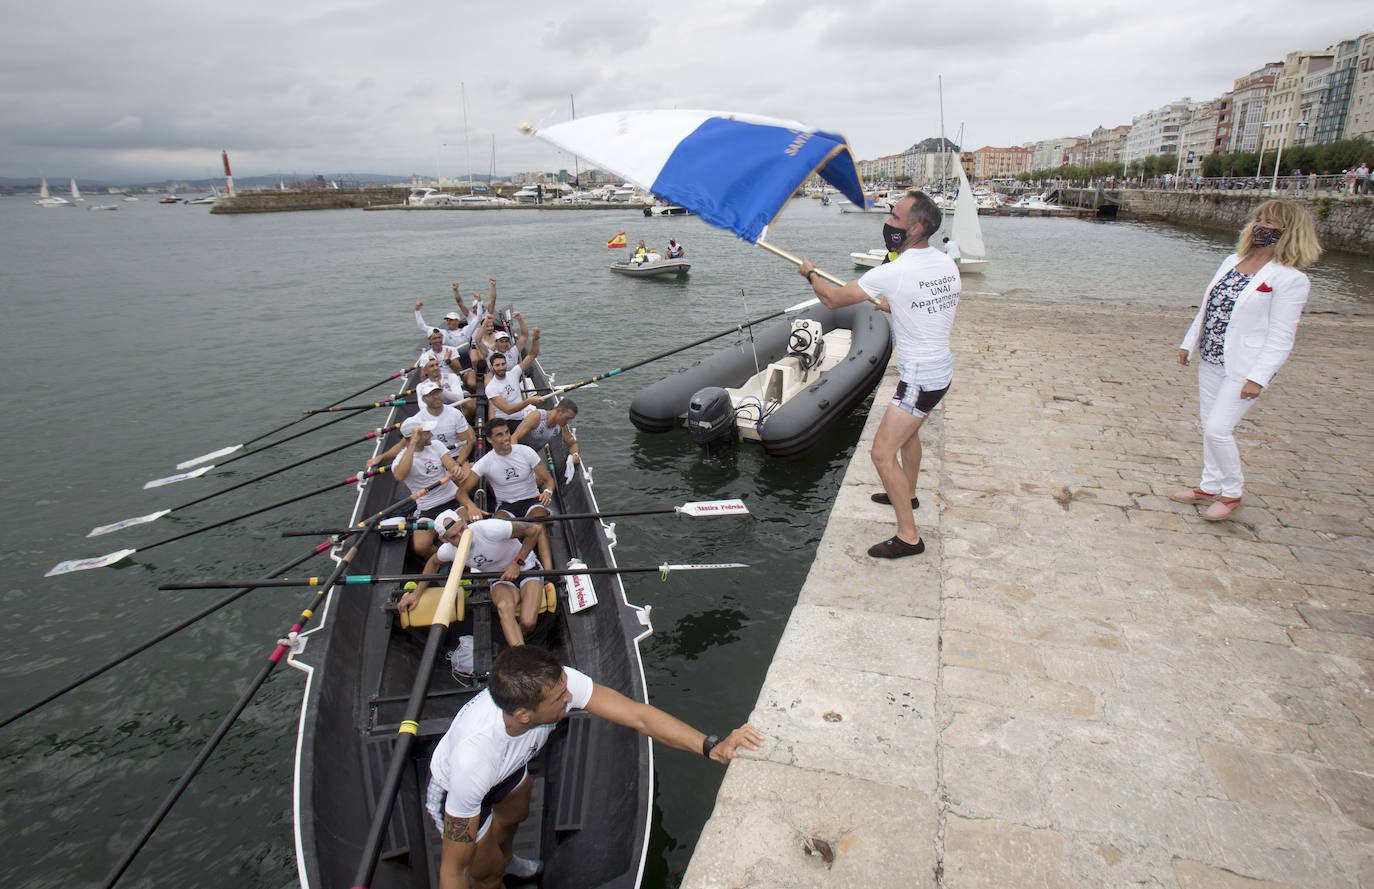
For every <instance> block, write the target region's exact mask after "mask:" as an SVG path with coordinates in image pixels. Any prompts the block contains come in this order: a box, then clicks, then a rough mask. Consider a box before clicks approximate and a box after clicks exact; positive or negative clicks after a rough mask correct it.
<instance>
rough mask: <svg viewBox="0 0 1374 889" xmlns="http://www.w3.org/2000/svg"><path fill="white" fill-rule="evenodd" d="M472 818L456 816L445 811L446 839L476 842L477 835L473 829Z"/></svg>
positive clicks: (457, 841) (459, 841) (456, 841)
mask: <svg viewBox="0 0 1374 889" xmlns="http://www.w3.org/2000/svg"><path fill="white" fill-rule="evenodd" d="M473 820H474V819H472V818H454V817H453V816H452V815H450V814H449V813H448V812H445V813H444V839H446V840H452V841H453V842H455V843H475V842H477V837H476V836H475V835H474V834H473V831H472V822H473Z"/></svg>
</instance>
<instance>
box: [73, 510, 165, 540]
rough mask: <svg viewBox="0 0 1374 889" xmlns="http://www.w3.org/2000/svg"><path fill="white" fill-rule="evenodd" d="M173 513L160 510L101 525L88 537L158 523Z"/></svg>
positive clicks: (93, 529)
mask: <svg viewBox="0 0 1374 889" xmlns="http://www.w3.org/2000/svg"><path fill="white" fill-rule="evenodd" d="M169 512H171V510H170V509H159V510H158V511H157V512H150V513H148V514H147V515H140V516H134V517H133V518H131V519H124V520H123V521H121V522H111V523H110V524H108V525H101V526H100V527H99V528H92V529H91V532H90V533H89V534H87V535H86V536H87V537H99V536H100V535H101V534H109V533H110V532H111V531H119V530H121V529H123V528H129V527H132V526H134V525H146V524H148V523H149V522H156V521H157V520H158V519H160V518H162V517H163V516H165V515H166V514H167V513H169Z"/></svg>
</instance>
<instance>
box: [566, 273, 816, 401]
mask: <svg viewBox="0 0 1374 889" xmlns="http://www.w3.org/2000/svg"><path fill="white" fill-rule="evenodd" d="M798 262H800V260H798ZM841 283H843V282H841ZM818 302H820V300H812V301H811V303H803V304H802V305H800V306H792V307H791V308H787V309H780V310H778V311H776V312H770V313H769V314H767V315H761V316H760V317H758V318H755V319H753V320H752V321H743V322H741V323H739V324H736V325H735V326H734V327H731V328H728V329H726V330H722V331H721V332H720V333H713V334H711V335H710V336H704V337H702V338H701V339H699V340H693V341H692V342H690V343H688V344H687V345H685V346H678V347H677V348H676V349H669V350H668V351H667V352H659V353H658V354H657V355H651V356H649V357H648V358H645V359H643V360H641V361H636V362H634V363H633V364H627V365H625V366H624V367H617V368H614V369H612V370H608V371H606V372H605V373H599V374H597V375H596V376H594V377H589V378H587V379H585V380H582V381H581V382H577V383H572V384H570V385H567V386H554V387H553V389H552V390H551V391H552V392H553V393H554V394H556V395H561V394H562V393H564V392H571V391H572V390H574V389H581V388H582V387H583V386H590V385H592V384H593V383H596V382H598V381H600V380H604V379H606V378H608V377H613V376H616V375H617V374H623V373H625V372H626V371H627V370H634V369H635V368H636V367H643V366H644V365H646V364H649V363H650V362H654V361H658V360H659V359H660V358H667V357H668V356H669V355H676V354H677V353H679V352H685V351H687V350H688V349H691V348H693V347H694V346H700V345H701V344H702V343H709V342H710V341H711V340H718V339H720V338H721V337H723V336H729V335H730V334H732V333H735V332H737V331H738V332H741V333H742V332H744V329H745V328H747V327H753V326H754V325H756V324H762V323H763V322H765V321H771V320H773V319H774V318H778V317H781V316H782V315H786V314H788V313H789V312H795V311H797V310H798V309H799V308H805V307H806V306H807V305H814V304H815V303H818Z"/></svg>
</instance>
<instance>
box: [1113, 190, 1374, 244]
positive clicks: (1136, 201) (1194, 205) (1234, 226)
mask: <svg viewBox="0 0 1374 889" xmlns="http://www.w3.org/2000/svg"><path fill="white" fill-rule="evenodd" d="M1115 194H1116V195H1118V196H1119V198H1120V200H1121V202H1122V204H1123V207H1124V209H1125V211H1126V212H1127V213H1128V214H1129V215H1131V216H1135V217H1138V218H1144V219H1162V220H1165V221H1167V222H1178V223H1182V224H1185V225H1196V226H1198V227H1199V228H1210V229H1217V230H1220V231H1230V232H1237V231H1240V227H1241V226H1242V225H1244V224H1245V221H1246V220H1247V219H1248V218H1249V217H1250V214H1251V213H1252V212H1253V211H1254V209H1255V207H1257V206H1259V205H1260V204H1261V203H1263V202H1264V201H1267V200H1269V198H1270V197H1271V195H1270V194H1269V192H1267V191H1259V192H1247V193H1245V194H1230V193H1228V192H1224V191H1155V190H1150V189H1124V190H1122V191H1120V192H1116V193H1115ZM1278 196H1279V197H1282V198H1292V199H1294V200H1298V201H1302V202H1304V203H1306V204H1307V207H1308V209H1309V210H1311V211H1312V218H1313V219H1315V220H1316V222H1317V236H1318V237H1319V238H1320V239H1321V243H1322V247H1324V248H1325V249H1327V250H1343V251H1346V252H1349V253H1358V254H1360V255H1362V256H1374V199H1371V198H1370V197H1368V196H1357V195H1320V196H1317V195H1313V196H1308V195H1305V194H1303V193H1301V192H1286V191H1281V192H1279V193H1278Z"/></svg>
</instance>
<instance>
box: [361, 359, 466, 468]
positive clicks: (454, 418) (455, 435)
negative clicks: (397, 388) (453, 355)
mask: <svg viewBox="0 0 1374 889" xmlns="http://www.w3.org/2000/svg"><path fill="white" fill-rule="evenodd" d="M430 366H431V367H433V363H431V364H430ZM415 392H416V394H417V395H419V396H420V401H421V402H422V406H421V407H420V410H419V411H418V412H416V414H415V417H414V418H412V419H415V421H416V422H426V423H428V422H433V423H435V424H436V425H435V427H434V429H433V430H431V433H432V434H433V436H434V440H435V441H437V442H439V443H440V444H441V445H443V446H444V448H445V449H446V450H447V451H448V455H449V456H450V457H452V458H453V459H454V460H455V461H457V462H458V463H459V464H465V463H466V461H467V459H468V457H469V456H470V455H471V454H472V450H473V448H474V447H476V445H477V436H476V435H474V434H473V432H472V427H471V426H469V425H468V421H467V418H466V417H464V416H463V412H462V411H460V410H458V408H456V407H453V406H452V405H449V404H444V389H443V387H442V386H441V385H440V384H438V383H436V382H434V381H433V380H425V381H424V382H422V383H420V385H418V386H416V387H415ZM404 447H405V442H403V441H398V442H396V444H395V445H393V446H392V447H391V449H390V450H387V451H385V452H383V453H381V454H378V455H377V456H375V457H373V458H372V459H371V460H368V461H367V465H368V468H369V469H370V468H371V467H373V466H377V465H378V464H381V463H389V462H391V460H392V459H394V458H395V456H396V455H397V454H399V453H400V452H401V449H402V448H404Z"/></svg>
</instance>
